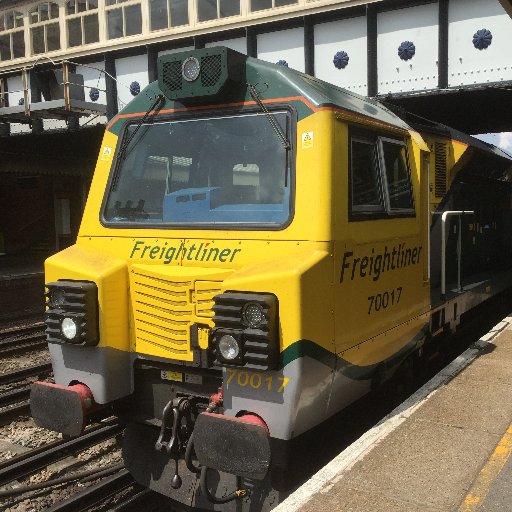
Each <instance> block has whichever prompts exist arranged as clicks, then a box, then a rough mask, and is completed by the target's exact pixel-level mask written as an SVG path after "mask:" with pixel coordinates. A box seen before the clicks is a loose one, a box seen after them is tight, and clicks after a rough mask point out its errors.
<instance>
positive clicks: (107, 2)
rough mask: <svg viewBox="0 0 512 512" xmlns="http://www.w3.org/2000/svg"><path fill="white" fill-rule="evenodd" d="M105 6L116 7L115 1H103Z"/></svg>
mask: <svg viewBox="0 0 512 512" xmlns="http://www.w3.org/2000/svg"><path fill="white" fill-rule="evenodd" d="M105 5H116V0H105Z"/></svg>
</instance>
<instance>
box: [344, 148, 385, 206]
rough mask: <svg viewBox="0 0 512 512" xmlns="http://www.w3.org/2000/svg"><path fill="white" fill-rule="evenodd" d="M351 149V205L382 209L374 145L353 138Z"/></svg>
mask: <svg viewBox="0 0 512 512" xmlns="http://www.w3.org/2000/svg"><path fill="white" fill-rule="evenodd" d="M351 151H352V155H351V161H352V166H351V171H352V173H351V178H352V206H353V207H356V209H357V210H359V211H360V210H361V209H370V210H375V209H378V210H380V209H382V201H381V194H380V186H379V176H378V169H377V166H376V165H375V158H374V145H373V144H371V143H370V142H362V141H358V140H353V141H352V145H351ZM357 207H359V208H357ZM361 207H362V208H361ZM368 207H369V208H368Z"/></svg>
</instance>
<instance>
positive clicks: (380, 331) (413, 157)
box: [334, 122, 430, 366]
mask: <svg viewBox="0 0 512 512" xmlns="http://www.w3.org/2000/svg"><path fill="white" fill-rule="evenodd" d="M379 133H384V134H386V132H383V131H382V129H380V130H379ZM335 146H336V147H337V148H339V152H338V154H337V157H338V158H339V163H338V165H337V166H336V167H338V168H341V169H344V172H343V173H340V175H335V184H334V188H335V190H337V191H338V194H339V199H338V202H339V203H340V204H343V205H344V207H343V208H342V209H341V215H340V217H339V218H338V219H337V223H336V229H335V249H334V253H335V258H334V259H335V261H336V265H335V276H334V279H335V282H336V283H337V284H336V287H335V290H336V292H335V295H336V297H335V303H336V320H335V322H336V327H335V332H336V350H337V352H338V354H339V355H340V356H342V357H343V358H344V359H345V360H347V361H348V362H350V363H352V364H356V365H360V366H366V365H369V364H375V363H378V362H380V361H382V360H384V359H386V358H388V357H391V356H392V355H393V354H395V353H396V352H398V351H399V350H400V349H401V348H402V347H403V346H404V345H406V344H407V343H408V342H409V341H411V340H412V339H413V338H414V337H415V335H416V334H418V332H419V331H420V330H421V328H422V327H423V326H424V325H425V322H426V321H427V319H426V312H427V310H428V307H429V294H430V287H429V283H428V281H426V280H425V278H426V276H425V273H424V267H425V265H424V262H425V259H426V258H427V249H426V247H424V237H423V236H422V220H424V219H423V218H422V215H423V217H424V216H425V215H428V211H427V210H426V208H424V209H422V208H421V206H422V204H423V203H422V201H421V198H420V194H419V182H420V180H419V177H420V164H419V162H420V161H421V150H424V149H425V145H424V144H421V145H417V144H416V143H415V142H414V140H413V139H410V141H409V148H408V149H409V164H410V168H411V180H412V185H413V190H414V204H415V208H416V216H415V217H413V218H401V219H400V218H391V219H380V220H365V221H359V222H357V221H355V222H349V219H348V207H347V206H346V205H348V201H349V198H348V187H347V186H344V184H345V183H347V169H348V126H347V125H346V124H344V123H340V122H338V123H337V126H336V144H335ZM425 224H426V223H425ZM401 244H404V249H407V248H411V249H412V248H416V249H417V253H418V252H419V256H417V263H416V264H414V265H412V264H411V265H409V266H404V267H403V268H399V269H396V270H394V271H389V272H383V273H381V274H380V275H379V276H378V278H377V279H376V280H374V277H376V276H368V275H366V276H365V277H362V276H361V269H360V267H356V268H355V271H354V273H353V274H352V270H353V269H354V267H353V266H352V267H351V268H349V269H345V272H344V275H343V280H342V282H340V280H341V272H342V270H343V269H342V265H343V261H344V255H345V254H347V253H353V256H351V257H350V258H347V260H350V261H352V262H353V261H354V260H355V259H356V258H360V259H362V258H364V257H368V258H369V257H371V256H372V255H373V257H374V258H375V256H376V255H378V254H384V253H385V248H386V247H387V248H388V251H389V252H391V251H392V249H393V248H399V247H400V246H401ZM420 247H421V251H418V249H419V248H420ZM372 250H373V252H372ZM395 258H396V255H395ZM352 275H353V278H352ZM398 288H401V290H400V292H398V291H397V289H398ZM392 292H393V293H394V300H395V304H394V305H391V306H390V305H389V303H388V307H387V308H381V309H380V310H379V311H375V309H374V308H372V310H371V311H370V312H369V310H370V306H371V299H369V297H372V296H373V297H375V296H376V295H377V294H380V295H381V296H382V295H383V294H384V293H387V294H388V295H387V296H388V301H389V302H390V301H391V299H390V295H391V293H392ZM399 294H400V300H399V301H398V295H399Z"/></svg>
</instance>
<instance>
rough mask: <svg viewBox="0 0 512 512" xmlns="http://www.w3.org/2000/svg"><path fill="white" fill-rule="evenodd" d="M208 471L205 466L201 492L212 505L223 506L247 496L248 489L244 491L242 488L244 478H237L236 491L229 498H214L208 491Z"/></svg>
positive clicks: (202, 470) (202, 469) (202, 473)
mask: <svg viewBox="0 0 512 512" xmlns="http://www.w3.org/2000/svg"><path fill="white" fill-rule="evenodd" d="M208 469H209V468H207V467H206V466H203V467H202V468H201V480H200V482H199V483H200V485H201V491H203V494H204V495H205V496H206V499H207V500H208V501H210V502H211V503H214V504H216V505H222V504H223V503H229V502H230V501H233V500H236V499H241V498H243V497H245V496H247V492H248V491H247V489H244V488H243V487H242V478H241V477H239V476H237V477H236V487H237V488H236V490H235V491H234V492H232V493H231V494H228V495H227V496H224V497H223V498H217V496H214V495H213V494H212V493H211V492H210V490H209V489H208V483H207V481H206V479H207V474H208Z"/></svg>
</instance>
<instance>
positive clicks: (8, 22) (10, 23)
mask: <svg viewBox="0 0 512 512" xmlns="http://www.w3.org/2000/svg"><path fill="white" fill-rule="evenodd" d="M10 28H14V13H13V12H12V11H10V12H6V13H5V29H6V30H9V29H10Z"/></svg>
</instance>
